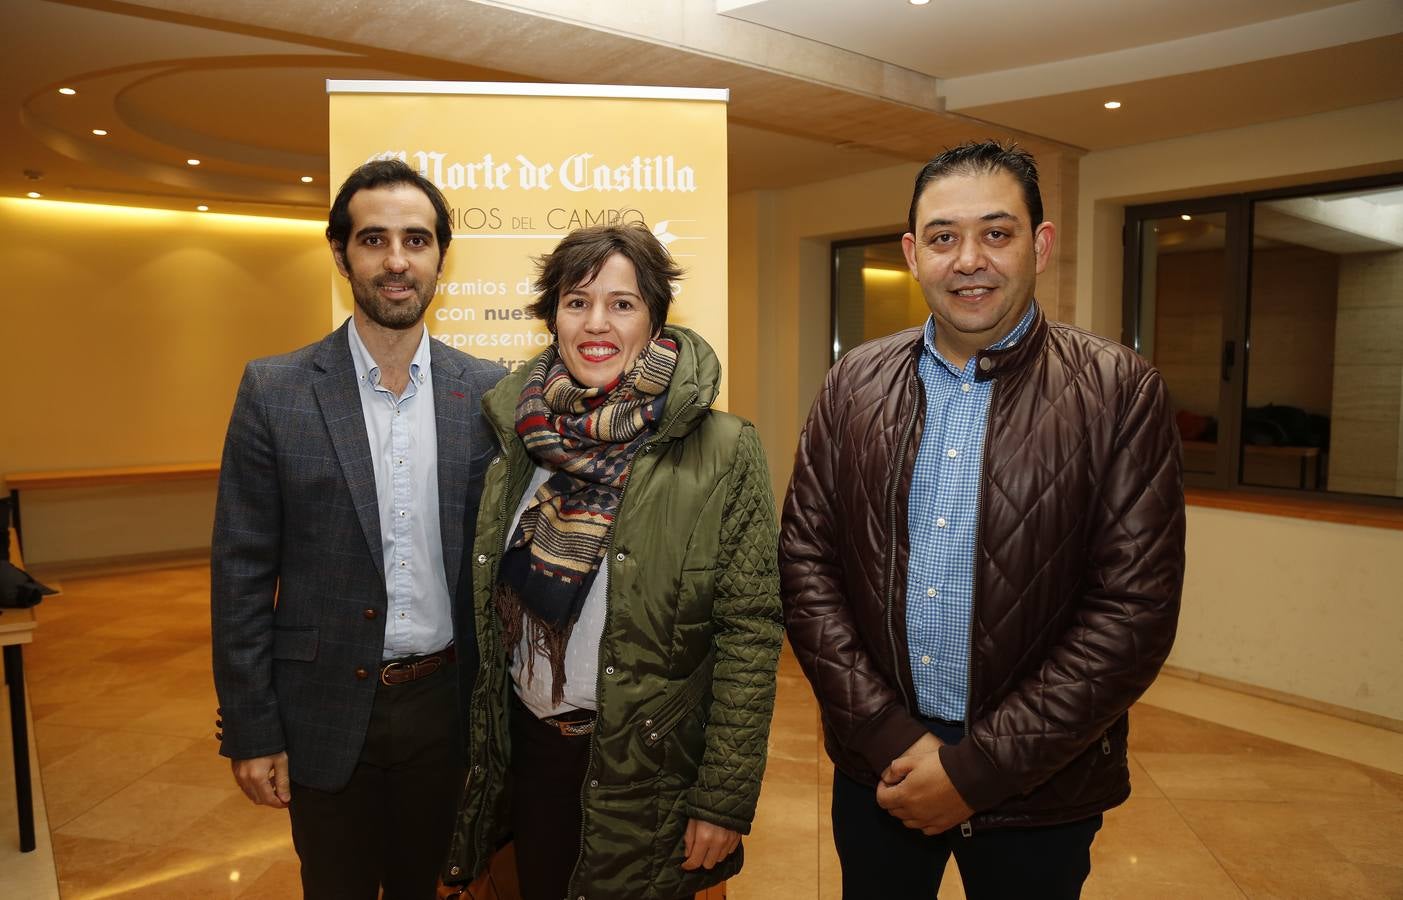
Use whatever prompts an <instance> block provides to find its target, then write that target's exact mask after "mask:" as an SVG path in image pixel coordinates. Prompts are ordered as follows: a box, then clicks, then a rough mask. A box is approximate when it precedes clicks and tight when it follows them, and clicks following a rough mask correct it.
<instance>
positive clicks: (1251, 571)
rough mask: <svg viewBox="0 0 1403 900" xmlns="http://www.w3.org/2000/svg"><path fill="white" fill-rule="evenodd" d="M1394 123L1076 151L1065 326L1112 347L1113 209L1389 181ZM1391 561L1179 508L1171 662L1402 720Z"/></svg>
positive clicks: (1372, 549)
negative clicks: (1179, 602) (1073, 299)
mask: <svg viewBox="0 0 1403 900" xmlns="http://www.w3.org/2000/svg"><path fill="white" fill-rule="evenodd" d="M1401 121H1403V101H1391V102H1388V103H1378V104H1371V105H1368V106H1359V107H1353V108H1350V109H1345V110H1340V111H1337V112H1333V113H1324V114H1320V115H1315V116H1306V117H1303V118H1299V119H1291V120H1286V121H1282V122H1276V123H1272V124H1268V125H1259V126H1252V127H1249V128H1240V129H1234V130H1232V131H1224V132H1214V133H1211V134H1204V135H1197V136H1194V137H1189V138H1181V139H1178V140H1173V141H1161V142H1157V143H1153V144H1142V145H1137V146H1133V147H1124V148H1121V149H1118V150H1108V151H1102V152H1097V153H1090V154H1087V155H1086V156H1084V157H1083V158H1082V160H1081V164H1080V171H1079V177H1080V200H1079V215H1078V221H1079V226H1080V229H1081V230H1080V236H1079V239H1078V242H1077V255H1076V258H1077V282H1076V284H1077V304H1076V321H1077V323H1078V324H1080V325H1082V326H1083V327H1087V328H1091V329H1092V330H1095V331H1098V332H1100V333H1102V334H1106V335H1110V336H1119V333H1120V324H1121V274H1122V272H1121V265H1122V247H1121V228H1122V225H1123V223H1124V209H1125V206H1126V205H1128V204H1134V203H1146V202H1151V201H1158V200H1167V199H1173V198H1183V197H1201V196H1210V195H1213V194H1221V193H1231V192H1233V191H1241V190H1251V189H1258V188H1264V187H1270V186H1276V185H1284V184H1308V183H1312V182H1317V181H1323V180H1328V179H1330V178H1341V177H1351V176H1355V175H1361V174H1366V173H1374V172H1387V171H1403V128H1399V127H1398V123H1399V122H1401ZM1336 378H1337V379H1338V378H1339V375H1338V373H1337V374H1336ZM1400 559H1403V532H1399V531H1391V530H1382V529H1368V528H1356V527H1352V526H1342V525H1332V524H1324V523H1314V522H1310V521H1307V520H1300V519H1287V518H1281V517H1276V516H1265V515H1257V514H1252V513H1237V512H1226V511H1219V510H1209V509H1193V510H1191V513H1190V517H1189V558H1188V581H1187V584H1186V586H1185V591H1184V612H1183V622H1184V627H1183V628H1182V629H1181V632H1180V636H1179V639H1178V642H1177V643H1176V644H1175V648H1174V652H1173V655H1172V656H1171V657H1170V662H1171V663H1173V664H1175V665H1179V666H1182V667H1184V668H1187V669H1193V670H1195V671H1200V672H1204V673H1207V674H1211V675H1216V676H1220V677H1224V678H1232V679H1235V680H1237V681H1243V682H1247V683H1250V684H1254V685H1259V686H1261V687H1265V688H1271V689H1275V690H1281V691H1285V692H1287V693H1293V694H1299V695H1302V696H1307V697H1312V698H1315V699H1319V700H1323V701H1325V702H1330V703H1335V704H1338V705H1340V706H1345V707H1350V708H1354V709H1360V710H1366V711H1371V712H1376V713H1378V714H1380V715H1387V716H1390V717H1393V718H1399V719H1403V689H1400V688H1403V684H1401V683H1400V681H1401V680H1403V646H1400V644H1399V637H1398V636H1399V635H1400V634H1403V620H1400V618H1399V616H1400V610H1403V603H1400V600H1399V597H1400V595H1401V594H1400V587H1399V586H1400V585H1403V571H1400V569H1399V568H1398V566H1399V560H1400Z"/></svg>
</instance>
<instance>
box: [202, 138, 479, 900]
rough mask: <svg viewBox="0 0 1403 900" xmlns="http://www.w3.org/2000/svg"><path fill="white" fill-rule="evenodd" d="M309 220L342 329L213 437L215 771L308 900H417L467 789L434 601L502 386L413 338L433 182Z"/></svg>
mask: <svg viewBox="0 0 1403 900" xmlns="http://www.w3.org/2000/svg"><path fill="white" fill-rule="evenodd" d="M329 221H330V224H329V225H328V227H327V239H328V241H329V243H330V245H331V252H332V257H333V259H334V261H335V263H336V267H337V269H338V270H339V271H340V272H341V274H342V275H344V276H345V277H346V278H347V279H348V280H349V282H350V285H351V289H352V293H353V294H354V296H355V310H354V314H353V316H352V318H351V319H349V320H347V322H346V323H345V324H343V325H342V326H341V327H340V328H339V329H337V330H336V331H335V332H333V333H332V334H331V335H329V336H327V337H326V338H324V339H322V340H321V341H319V342H317V343H315V344H312V345H310V346H307V347H303V348H302V349H300V350H296V351H294V352H292V353H289V354H286V355H284V356H276V357H271V358H268V359H261V360H255V361H254V362H251V363H249V365H248V367H247V368H246V369H245V371H244V376H243V382H242V383H241V384H240V386H239V392H238V397H237V399H236V400H235V403H234V412H233V415H232V417H231V419H230V422H229V432H228V436H227V438H226V439H225V445H224V459H223V464H222V467H221V470H220V478H219V499H218V504H217V507H216V511H215V526H214V542H213V552H212V564H211V607H212V617H213V640H214V677H215V686H216V688H217V690H218V694H219V703H220V709H219V720H220V721H219V725H220V727H221V728H222V729H223V732H222V736H221V738H220V739H221V749H220V753H221V754H222V755H224V756H227V757H229V759H230V760H231V761H232V766H233V770H234V777H235V779H236V781H237V782H238V784H239V786H240V787H241V788H242V789H243V791H244V793H245V794H247V795H248V797H249V799H251V800H252V801H253V802H255V803H260V804H264V805H267V806H272V807H276V808H284V807H286V808H289V810H290V817H291V825H292V835H293V843H294V845H295V847H296V849H297V853H298V856H299V857H300V858H301V861H302V884H303V890H304V894H305V896H306V897H309V898H323V897H324V898H335V900H354V898H366V900H374V898H375V897H376V896H377V893H378V892H379V890H380V889H382V888H383V891H384V895H383V896H384V897H385V898H386V900H429V898H432V897H433V896H434V889H435V885H436V881H437V872H438V869H439V866H440V864H441V863H442V861H443V857H444V855H445V854H446V852H447V844H448V838H449V834H450V833H451V830H452V821H453V815H454V812H455V811H456V809H457V800H458V795H459V792H460V791H461V789H462V785H463V780H464V778H463V776H464V774H465V773H464V769H465V766H466V761H465V756H464V750H463V747H464V742H463V740H462V735H461V728H462V722H463V718H464V717H463V709H462V705H463V704H464V703H465V702H466V697H467V696H468V694H467V693H466V692H465V691H461V690H460V685H459V678H460V675H461V678H462V679H463V680H464V681H469V680H470V679H471V677H472V674H473V671H474V670H475V668H476V654H475V652H473V651H474V648H475V644H474V641H473V639H472V637H471V635H472V634H473V630H472V625H471V622H470V621H468V620H467V619H468V617H469V616H470V615H471V612H470V607H468V606H467V604H463V605H462V606H459V605H457V604H455V603H454V602H453V598H454V593H455V591H456V589H457V587H458V578H459V574H460V571H461V556H462V548H463V546H464V543H465V539H464V538H465V536H464V528H465V521H467V522H471V521H472V517H471V516H469V515H467V512H468V510H467V507H468V506H475V504H476V500H475V498H476V497H477V496H478V494H479V492H480V480H481V478H482V475H483V472H484V470H485V469H486V467H487V464H488V463H489V461H490V460H491V459H492V457H493V456H494V455H495V452H496V447H495V442H494V439H493V437H492V436H491V434H490V432H489V431H488V429H487V428H486V427H485V424H484V422H483V420H482V418H481V416H480V415H479V401H480V399H481V397H482V394H483V392H484V391H486V390H487V389H488V388H490V387H491V386H492V385H493V384H495V383H496V382H497V381H498V379H500V378H501V377H502V375H503V374H505V373H504V372H503V370H502V369H501V368H500V367H498V366H496V365H494V364H491V363H487V362H484V361H482V360H478V359H475V358H473V357H471V356H468V355H466V354H463V353H460V352H458V351H456V350H453V349H451V348H449V347H447V346H446V345H444V344H442V343H441V342H439V341H435V340H431V339H430V338H429V336H428V333H427V330H426V329H425V327H424V324H423V318H424V312H425V310H426V309H427V308H428V306H429V304H430V303H431V302H432V300H433V297H434V292H435V287H436V284H437V280H438V277H439V275H440V274H441V273H442V271H443V261H444V255H445V253H446V252H447V250H448V245H449V242H450V241H451V239H452V231H451V228H450V224H449V223H450V220H449V213H448V208H447V205H446V203H445V201H444V199H443V196H442V194H440V193H439V191H438V190H437V188H435V187H434V185H433V184H432V183H431V182H429V181H428V180H426V179H425V178H423V177H422V176H420V175H419V174H418V173H417V172H415V171H414V170H412V169H411V168H409V167H408V166H406V165H405V164H404V163H402V162H399V161H396V160H388V161H375V162H370V163H367V164H366V165H364V166H362V167H360V168H359V169H357V170H356V171H355V172H354V173H352V174H351V176H350V178H348V179H347V181H346V183H345V184H344V185H343V186H342V188H341V190H340V192H339V194H338V196H337V198H336V200H335V202H334V203H333V205H332V209H331V214H330V217H329ZM468 539H469V545H470V539H471V536H470V535H469V536H468ZM460 613H461V615H460ZM455 635H462V636H463V639H462V640H460V641H455V639H454V638H455ZM459 647H462V648H463V651H464V659H463V661H462V662H461V663H460V662H459V660H458V659H457V655H458V654H457V648H459ZM469 657H470V658H469ZM460 698H461V699H460Z"/></svg>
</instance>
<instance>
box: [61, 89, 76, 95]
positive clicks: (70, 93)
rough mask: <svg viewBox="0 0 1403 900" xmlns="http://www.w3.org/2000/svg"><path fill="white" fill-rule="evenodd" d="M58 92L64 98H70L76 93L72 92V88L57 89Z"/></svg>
mask: <svg viewBox="0 0 1403 900" xmlns="http://www.w3.org/2000/svg"><path fill="white" fill-rule="evenodd" d="M58 92H59V93H60V94H62V95H63V96H65V97H72V96H73V95H74V94H76V93H78V92H77V91H75V90H73V88H59V89H58Z"/></svg>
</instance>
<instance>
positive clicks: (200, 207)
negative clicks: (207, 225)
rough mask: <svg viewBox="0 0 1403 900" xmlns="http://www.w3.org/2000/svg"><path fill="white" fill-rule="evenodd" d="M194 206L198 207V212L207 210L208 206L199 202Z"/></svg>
mask: <svg viewBox="0 0 1403 900" xmlns="http://www.w3.org/2000/svg"><path fill="white" fill-rule="evenodd" d="M195 208H196V209H198V210H199V211H200V212H209V207H208V206H205V205H204V204H203V203H201V204H200V205H199V206H197V207H195Z"/></svg>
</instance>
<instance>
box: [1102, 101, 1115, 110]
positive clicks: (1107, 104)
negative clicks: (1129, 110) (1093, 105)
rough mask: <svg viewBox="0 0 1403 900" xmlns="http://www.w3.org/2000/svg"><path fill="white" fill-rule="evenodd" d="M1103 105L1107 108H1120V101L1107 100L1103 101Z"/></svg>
mask: <svg viewBox="0 0 1403 900" xmlns="http://www.w3.org/2000/svg"><path fill="white" fill-rule="evenodd" d="M1101 105H1102V106H1104V107H1106V108H1107V109H1120V101H1119V100H1107V101H1106V102H1105V103H1102V104H1101Z"/></svg>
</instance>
